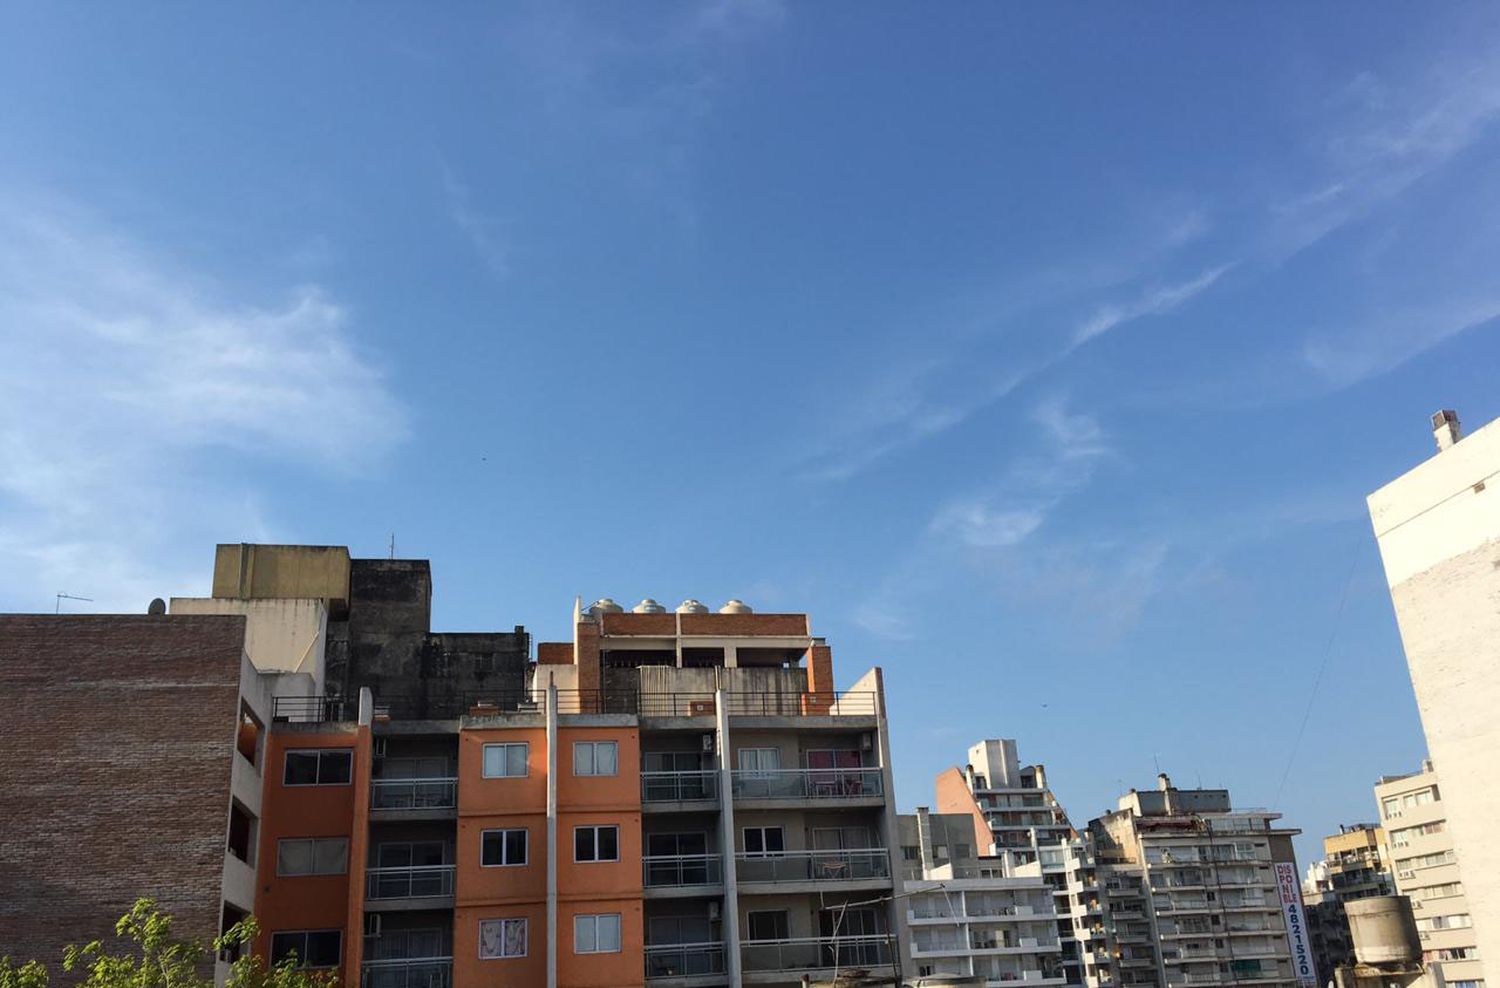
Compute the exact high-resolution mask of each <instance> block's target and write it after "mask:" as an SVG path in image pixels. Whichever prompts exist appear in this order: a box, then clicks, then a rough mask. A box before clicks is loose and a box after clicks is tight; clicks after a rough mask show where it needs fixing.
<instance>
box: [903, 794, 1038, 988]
mask: <svg viewBox="0 0 1500 988" xmlns="http://www.w3.org/2000/svg"><path fill="white" fill-rule="evenodd" d="M897 827H898V833H897V839H898V840H899V842H900V843H899V847H900V856H901V872H902V878H903V880H904V887H903V890H902V898H903V901H904V903H905V912H906V924H907V926H908V928H909V930H910V933H911V957H912V964H913V966H914V968H915V972H916V975H917V977H918V978H930V977H937V976H943V977H950V978H967V979H972V981H973V983H975V984H984V985H1012V984H1015V985H1017V986H1018V988H1019V986H1021V985H1037V986H1041V985H1062V984H1066V982H1067V978H1066V975H1065V974H1064V971H1063V966H1062V941H1061V939H1060V938H1059V936H1058V928H1057V921H1058V914H1057V907H1056V902H1055V897H1054V895H1053V892H1052V887H1051V886H1050V885H1048V884H1047V883H1046V882H1045V881H1043V879H1042V877H1041V873H1040V870H1038V869H1035V868H1033V869H1032V874H1031V875H1029V876H1026V877H1009V876H1007V875H1006V872H1005V868H1006V864H1005V862H1004V861H1003V860H1001V859H999V858H997V857H994V856H992V855H986V854H980V853H978V850H977V849H976V847H975V844H974V824H973V820H972V818H971V817H970V816H968V815H967V814H961V813H932V812H931V811H930V810H929V809H928V808H927V807H925V806H922V807H918V808H917V811H916V813H913V814H902V815H901V816H900V817H899V818H898V820H897Z"/></svg>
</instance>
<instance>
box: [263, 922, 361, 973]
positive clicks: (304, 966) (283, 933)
mask: <svg viewBox="0 0 1500 988" xmlns="http://www.w3.org/2000/svg"><path fill="white" fill-rule="evenodd" d="M319 933H332V934H333V935H334V936H335V937H337V938H338V949H337V950H336V951H335V953H336V955H337V956H336V958H335V959H334V962H333V963H332V964H309V963H308V962H307V950H306V947H307V938H308V937H310V936H313V935H314V934H319ZM277 937H301V938H302V946H303V950H301V951H297V952H296V954H297V962H298V963H297V969H298V970H299V971H300V970H307V971H328V970H332V969H333V968H336V967H338V966H339V965H340V964H342V963H344V931H343V930H341V929H338V928H333V929H322V930H276V931H274V932H272V934H271V945H270V956H271V957H275V956H276V938H277ZM283 956H284V955H283Z"/></svg>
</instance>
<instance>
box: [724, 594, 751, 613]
mask: <svg viewBox="0 0 1500 988" xmlns="http://www.w3.org/2000/svg"><path fill="white" fill-rule="evenodd" d="M719 613H720V614H753V613H755V612H754V611H752V610H750V607H749V605H748V604H746V603H745V602H744V601H743V600H740V599H739V598H738V597H736V598H735V599H734V600H731V601H730V602H729V603H727V604H725V605H724V606H723V607H721V608H719Z"/></svg>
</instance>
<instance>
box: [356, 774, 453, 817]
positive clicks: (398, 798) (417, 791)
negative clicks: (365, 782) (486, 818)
mask: <svg viewBox="0 0 1500 988" xmlns="http://www.w3.org/2000/svg"><path fill="white" fill-rule="evenodd" d="M457 805H458V780H457V779H455V778H437V777H433V778H426V779H372V780H371V781H370V808H371V809H375V810H443V809H452V808H453V807H455V806H457Z"/></svg>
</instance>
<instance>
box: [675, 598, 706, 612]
mask: <svg viewBox="0 0 1500 988" xmlns="http://www.w3.org/2000/svg"><path fill="white" fill-rule="evenodd" d="M677 613H678V614H707V613H708V608H707V607H704V606H703V604H702V602H700V601H697V600H694V599H693V598H691V597H689V598H688V599H687V600H684V601H683V602H682V603H680V604H678V605H677Z"/></svg>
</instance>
